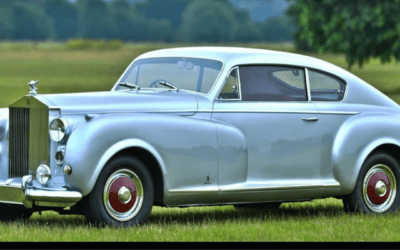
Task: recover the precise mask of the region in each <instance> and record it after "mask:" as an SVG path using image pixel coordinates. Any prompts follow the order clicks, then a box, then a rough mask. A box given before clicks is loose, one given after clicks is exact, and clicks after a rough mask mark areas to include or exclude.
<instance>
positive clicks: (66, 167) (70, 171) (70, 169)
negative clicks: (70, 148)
mask: <svg viewBox="0 0 400 250" xmlns="http://www.w3.org/2000/svg"><path fill="white" fill-rule="evenodd" d="M71 173H72V167H71V166H70V165H65V166H64V174H66V175H70V174H71Z"/></svg>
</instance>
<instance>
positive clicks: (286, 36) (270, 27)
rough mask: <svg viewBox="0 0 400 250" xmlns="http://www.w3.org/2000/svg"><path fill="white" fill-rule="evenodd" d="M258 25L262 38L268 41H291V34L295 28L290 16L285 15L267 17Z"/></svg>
mask: <svg viewBox="0 0 400 250" xmlns="http://www.w3.org/2000/svg"><path fill="white" fill-rule="evenodd" d="M259 27H260V30H261V33H262V36H263V40H264V41H268V42H283V41H292V40H293V36H292V34H293V32H294V31H295V30H296V26H295V25H294V24H293V22H292V21H291V18H289V17H287V16H279V17H271V18H268V19H266V20H265V21H264V22H262V23H261V24H260V25H259Z"/></svg>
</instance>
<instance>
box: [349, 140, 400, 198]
mask: <svg viewBox="0 0 400 250" xmlns="http://www.w3.org/2000/svg"><path fill="white" fill-rule="evenodd" d="M378 152H385V153H387V154H389V155H390V156H392V157H393V158H394V159H395V160H396V161H397V162H398V163H399V164H400V141H398V140H395V139H393V138H381V139H377V140H375V141H373V142H371V143H370V144H368V145H366V146H365V147H364V149H363V150H362V152H361V153H360V154H359V155H358V158H357V160H356V162H355V167H354V171H355V174H354V175H352V177H350V175H349V177H348V178H351V179H350V180H348V183H349V184H350V185H347V190H346V193H347V194H350V193H351V192H353V190H354V188H355V185H356V182H357V179H358V176H359V174H360V170H361V168H362V166H363V164H364V162H365V161H366V160H367V159H368V157H370V156H372V155H374V154H375V153H378Z"/></svg>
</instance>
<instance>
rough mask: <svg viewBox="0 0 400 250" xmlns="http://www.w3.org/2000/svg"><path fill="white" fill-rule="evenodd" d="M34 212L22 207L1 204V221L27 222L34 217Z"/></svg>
mask: <svg viewBox="0 0 400 250" xmlns="http://www.w3.org/2000/svg"><path fill="white" fill-rule="evenodd" d="M32 213H33V212H32V211H31V210H29V209H27V208H25V207H24V206H22V205H11V204H1V203H0V220H1V221H12V220H27V219H29V217H30V216H31V215H32Z"/></svg>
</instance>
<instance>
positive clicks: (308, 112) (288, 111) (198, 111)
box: [63, 109, 360, 115]
mask: <svg viewBox="0 0 400 250" xmlns="http://www.w3.org/2000/svg"><path fill="white" fill-rule="evenodd" d="M84 113H85V114H87V112H84ZM137 113H294V114H321V115H323V114H329V115H358V114H360V112H356V111H308V110H222V109H221V110H148V111H126V112H120V111H114V112H90V114H102V115H104V114H137ZM69 114H80V113H79V112H77V113H63V115H69Z"/></svg>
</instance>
